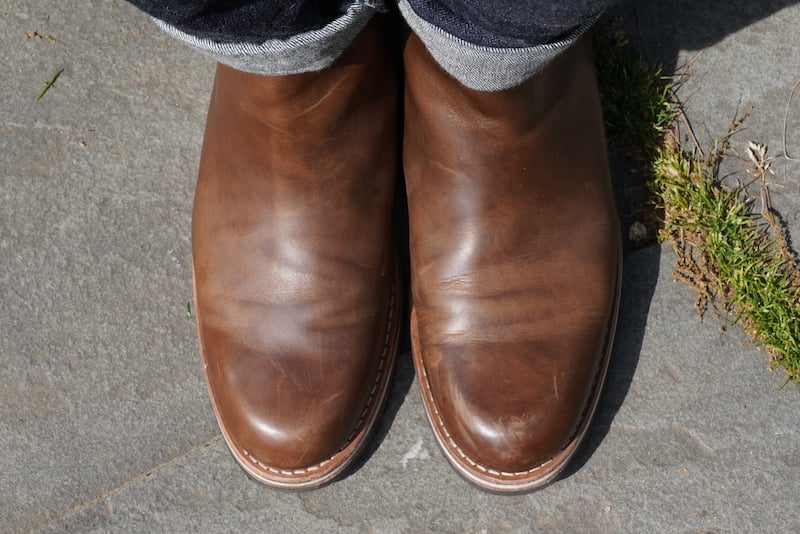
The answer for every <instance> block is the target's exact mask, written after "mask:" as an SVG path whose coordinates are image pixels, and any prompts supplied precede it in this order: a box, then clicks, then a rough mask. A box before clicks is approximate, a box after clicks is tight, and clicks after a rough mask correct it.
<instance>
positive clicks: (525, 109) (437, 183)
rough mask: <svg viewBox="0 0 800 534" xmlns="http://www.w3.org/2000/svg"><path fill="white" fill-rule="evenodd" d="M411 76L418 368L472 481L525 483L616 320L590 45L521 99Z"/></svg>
mask: <svg viewBox="0 0 800 534" xmlns="http://www.w3.org/2000/svg"><path fill="white" fill-rule="evenodd" d="M404 62H405V69H406V93H405V105H406V107H405V137H404V143H405V145H404V169H405V173H406V183H407V189H408V204H409V219H410V240H411V260H412V302H413V307H414V315H415V322H414V324H412V328H413V329H414V331H415V338H416V340H417V344H416V345H417V346H416V347H415V349H416V352H417V354H415V358H416V360H415V362H416V363H417V364H418V372H419V371H421V372H422V373H423V374H424V375H425V379H424V380H423V389H424V390H425V389H426V388H428V389H429V390H430V391H429V392H428V393H429V394H430V397H431V398H432V401H433V402H432V404H433V407H432V409H431V410H430V412H431V413H429V415H430V417H431V418H432V422H433V423H434V426H436V425H437V424H438V425H441V428H440V431H441V433H442V434H443V435H444V436H445V438H444V441H446V442H448V443H450V445H449V447H450V448H451V449H453V451H451V452H452V456H454V457H456V458H460V461H461V462H462V463H463V464H464V465H465V466H466V468H467V469H474V467H470V466H471V465H472V464H478V465H480V466H481V467H482V468H484V469H488V470H492V471H497V472H505V473H517V474H519V473H524V472H526V471H530V470H532V469H535V468H537V467H539V466H541V465H542V464H545V463H547V462H548V461H550V460H552V459H553V458H554V457H555V456H556V455H558V454H559V452H560V451H561V450H562V449H563V448H564V447H565V446H566V445H567V444H568V443H570V441H571V440H573V439H574V438H575V432H576V430H577V428H578V427H579V425H580V423H581V421H582V420H583V418H584V417H585V415H586V414H585V412H586V410H587V404H588V403H589V398H590V395H592V394H593V391H595V390H596V389H597V388H596V387H595V386H596V383H595V382H596V381H597V380H598V374H599V369H600V367H601V360H602V359H603V358H604V356H605V354H606V353H607V350H608V347H606V340H607V338H608V336H607V332H608V329H609V325H610V323H612V320H611V319H612V314H613V311H614V309H615V303H616V298H617V296H616V292H617V290H618V288H617V277H618V269H619V254H620V251H619V242H620V237H619V227H618V222H617V216H616V211H615V208H614V201H613V194H612V190H611V186H610V179H609V175H608V164H607V160H606V157H607V156H606V152H605V150H606V147H605V143H604V133H603V123H602V118H601V114H600V106H599V101H598V98H597V89H596V82H595V78H594V68H593V58H592V54H591V49H590V43H589V42H586V41H584V42H581V43H579V44H578V45H576V46H575V47H573V48H572V49H571V50H569V51H568V52H566V53H565V54H564V55H563V56H561V57H559V58H557V59H556V60H555V61H554V62H553V64H551V65H550V66H549V67H547V69H546V70H545V71H544V72H542V73H540V74H538V75H537V76H535V77H534V78H532V79H531V80H530V81H528V82H526V83H525V84H523V85H522V86H519V87H516V88H514V89H510V90H507V91H501V92H478V91H473V90H470V89H467V88H466V87H464V86H462V85H460V84H459V83H458V82H456V81H455V80H454V79H452V78H451V77H450V76H449V75H447V74H446V73H445V72H444V71H442V69H441V68H439V66H438V65H436V63H435V62H434V61H433V60H432V58H431V57H430V56H429V54H428V53H427V51H426V50H425V49H424V45H423V44H422V43H421V42H420V41H419V39H418V38H416V37H415V36H413V35H412V36H411V37H409V39H408V42H407V44H406V48H405V52H404Z"/></svg>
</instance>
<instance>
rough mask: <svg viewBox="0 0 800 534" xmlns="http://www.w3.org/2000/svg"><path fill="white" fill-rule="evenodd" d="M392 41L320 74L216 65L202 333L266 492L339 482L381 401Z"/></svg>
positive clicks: (197, 227) (216, 399)
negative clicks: (268, 73)
mask: <svg viewBox="0 0 800 534" xmlns="http://www.w3.org/2000/svg"><path fill="white" fill-rule="evenodd" d="M388 40H389V39H388V35H386V34H385V30H383V29H381V28H380V27H379V26H378V23H377V22H373V23H370V25H368V26H367V28H366V29H365V30H364V31H363V32H362V33H361V34H360V35H359V36H358V37H357V38H356V39H355V41H354V42H353V44H352V45H351V46H350V47H349V49H348V50H347V51H346V52H345V53H344V55H343V56H342V57H340V58H339V60H338V61H337V62H336V63H335V64H334V65H333V66H332V67H330V68H328V69H325V70H324V71H321V72H318V73H308V74H300V75H293V76H282V77H266V76H259V75H254V74H248V73H244V72H240V71H237V70H234V69H231V68H229V67H226V66H224V65H219V67H218V68H217V75H216V79H215V81H214V91H213V94H212V97H211V104H210V108H209V112H208V123H207V127H206V135H205V142H204V145H203V154H202V161H201V164H200V176H199V179H198V182H197V192H196V197H195V205H194V216H193V223H192V251H193V264H194V288H195V303H196V312H197V327H198V332H199V337H200V346H201V350H202V354H203V360H204V363H205V370H206V376H207V378H208V385H209V389H210V392H211V401H212V404H213V405H214V410H215V411H216V415H217V419H218V422H219V425H220V427H221V429H222V433H223V435H224V436H225V440H226V441H227V443H228V446H229V447H230V449H231V451H232V452H233V455H234V456H235V458H236V460H237V461H238V462H239V463H240V464H241V466H242V467H243V468H244V469H245V471H246V472H247V473H249V474H250V475H251V476H253V477H254V478H255V479H257V480H259V481H261V482H263V483H265V484H269V485H272V486H278V487H283V488H310V487H315V486H318V485H320V484H323V483H325V482H328V481H330V480H331V479H333V478H334V477H335V476H336V475H337V474H339V473H341V472H342V470H343V469H344V468H345V467H347V465H348V464H350V463H351V462H352V461H353V459H354V458H355V457H356V456H357V454H358V453H359V452H360V451H361V450H362V449H363V448H364V445H365V443H366V438H367V436H368V435H369V434H370V431H371V430H372V429H373V428H374V426H375V423H376V421H377V419H378V414H379V412H380V409H381V406H382V404H383V402H384V400H385V398H386V393H387V391H388V383H389V376H390V374H391V370H392V367H393V364H394V358H395V350H396V347H397V337H398V325H399V322H400V302H401V298H402V295H401V290H400V287H399V278H398V273H397V269H396V264H395V257H394V251H393V244H392V235H391V227H390V221H391V211H392V200H393V191H394V186H395V179H396V173H397V172H396V171H397V162H398V139H397V127H398V124H397V109H398V90H397V83H398V76H397V71H398V69H399V65H398V63H397V62H395V61H392V60H391V59H390V58H391V56H392V54H391V52H390V50H388V49H387V46H386V44H385V42H386V41H388Z"/></svg>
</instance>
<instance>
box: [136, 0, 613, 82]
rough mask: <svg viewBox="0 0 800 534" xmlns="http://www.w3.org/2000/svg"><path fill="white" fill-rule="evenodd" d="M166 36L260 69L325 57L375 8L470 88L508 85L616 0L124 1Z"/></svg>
mask: <svg viewBox="0 0 800 534" xmlns="http://www.w3.org/2000/svg"><path fill="white" fill-rule="evenodd" d="M129 1H130V2H131V3H132V4H134V5H136V6H137V7H139V8H141V9H143V10H144V11H145V12H147V13H148V14H150V15H151V16H152V17H154V18H155V19H156V20H157V21H158V23H159V25H160V26H161V27H162V28H163V29H165V30H166V31H167V32H168V33H170V34H172V35H173V36H175V37H176V38H178V39H180V40H182V41H184V42H186V43H187V44H190V45H192V46H194V47H195V48H197V49H199V50H201V51H203V52H206V53H208V54H210V55H211V56H212V57H214V58H215V59H217V60H218V61H221V62H223V63H226V64H229V65H231V66H233V67H236V68H239V69H242V70H246V71H249V72H256V73H260V74H266V75H285V74H293V73H297V72H307V71H313V70H319V69H321V68H325V67H326V66H328V65H330V64H331V63H332V62H333V60H334V59H335V58H336V57H338V55H339V54H340V53H341V52H342V51H343V50H344V49H345V48H346V46H347V44H348V43H349V42H350V41H351V40H352V39H353V37H355V35H356V34H357V33H358V32H359V31H360V30H361V28H363V27H364V25H365V24H366V23H367V21H368V20H369V18H370V17H371V16H372V15H374V14H375V13H376V12H381V11H382V12H396V11H398V10H399V12H400V14H402V16H403V17H404V18H405V20H406V22H407V23H408V25H409V26H410V28H411V30H412V31H414V32H415V33H416V34H417V35H418V36H419V37H420V39H421V40H422V41H423V43H424V44H425V46H426V47H427V48H428V50H429V51H430V53H431V55H432V56H433V57H434V59H436V61H437V62H439V64H440V65H441V66H442V67H443V68H444V69H445V70H447V71H448V72H449V73H450V74H451V75H453V76H454V77H455V78H457V79H458V80H459V81H461V82H462V83H464V84H465V85H467V86H468V87H471V88H473V89H479V90H500V89H505V88H508V87H512V86H514V85H516V84H519V83H521V82H522V81H524V80H525V79H527V78H529V77H530V76H532V75H534V74H535V73H536V72H538V70H540V69H541V68H542V67H543V66H544V65H545V64H546V63H547V62H548V61H550V60H551V59H552V58H553V57H555V56H556V55H557V54H559V53H560V52H561V51H563V50H564V49H566V48H567V47H568V46H569V45H571V44H572V43H573V42H574V41H575V39H577V38H578V37H579V36H580V34H581V33H583V32H584V31H585V30H586V29H587V28H588V27H589V26H590V25H591V24H592V23H593V22H594V21H595V20H596V19H597V17H598V16H599V15H600V13H602V12H603V10H605V9H606V8H607V7H608V6H610V5H611V4H613V3H614V2H615V1H616V0H516V1H512V0H502V1H501V0H129Z"/></svg>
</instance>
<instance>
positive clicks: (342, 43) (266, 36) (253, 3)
mask: <svg viewBox="0 0 800 534" xmlns="http://www.w3.org/2000/svg"><path fill="white" fill-rule="evenodd" d="M128 1H129V2H130V3H131V4H133V5H135V6H136V7H138V8H140V9H142V10H143V11H145V12H146V13H148V14H149V15H150V16H151V17H153V19H154V20H155V22H156V24H158V26H160V27H161V28H162V29H163V30H164V31H166V32H167V33H168V34H170V35H171V36H172V37H175V38H176V39H178V40H179V41H182V42H183V43H186V44H188V45H190V46H191V47H193V48H195V49H197V50H199V51H201V52H203V53H205V54H207V55H209V56H211V57H212V58H213V59H215V60H216V61H219V62H221V63H224V64H226V65H229V66H231V67H234V68H236V69H239V70H243V71H247V72H253V73H256V74H265V75H270V76H283V75H288V74H297V73H301V72H309V71H318V70H321V69H324V68H325V67H327V66H329V65H330V64H331V63H333V61H334V60H335V59H336V58H337V57H339V55H340V54H341V53H342V52H344V50H345V49H346V48H347V46H348V45H349V44H350V42H351V41H352V40H353V39H354V38H355V37H356V35H358V33H359V32H360V31H361V30H362V29H363V28H364V26H366V24H367V22H368V21H369V19H370V17H372V15H373V14H374V13H376V12H378V11H385V6H384V0H128Z"/></svg>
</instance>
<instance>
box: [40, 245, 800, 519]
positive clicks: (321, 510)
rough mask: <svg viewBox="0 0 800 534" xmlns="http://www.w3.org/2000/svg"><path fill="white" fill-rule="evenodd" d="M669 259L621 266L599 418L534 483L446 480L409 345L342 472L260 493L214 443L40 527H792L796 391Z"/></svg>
mask: <svg viewBox="0 0 800 534" xmlns="http://www.w3.org/2000/svg"><path fill="white" fill-rule="evenodd" d="M673 260H674V256H673V255H672V254H671V252H670V251H669V250H667V249H664V252H663V253H662V251H661V250H660V249H659V248H655V247H653V248H648V249H644V250H642V251H640V252H637V253H635V254H633V255H632V256H630V257H629V258H628V259H627V260H626V264H625V267H626V269H627V272H628V273H629V274H628V275H627V276H626V280H625V290H624V296H623V307H622V317H621V320H622V323H621V324H622V325H623V326H622V327H621V328H620V337H619V339H618V342H617V345H616V348H615V354H614V358H615V359H614V364H613V368H612V376H613V379H612V380H611V381H610V383H609V387H608V388H607V391H606V394H605V397H604V400H603V405H602V408H601V412H600V415H599V417H598V423H597V424H596V425H595V428H594V430H593V434H592V438H591V439H590V443H589V445H588V447H586V448H585V449H584V451H583V452H582V454H581V457H580V458H579V459H578V465H577V466H576V468H574V469H572V470H571V472H570V473H569V474H568V476H567V477H566V478H565V479H563V480H560V481H558V482H556V483H555V484H553V485H552V486H550V487H548V488H547V489H545V490H544V491H539V492H536V493H533V494H529V495H523V496H514V497H508V496H497V495H489V494H486V493H483V492H481V491H479V490H477V489H475V488H473V487H471V486H469V485H468V484H467V483H466V482H464V481H463V480H461V479H460V478H459V477H458V476H457V475H455V474H454V472H453V471H452V470H451V469H450V468H449V467H448V466H447V465H446V462H445V461H444V458H443V457H442V455H441V454H440V453H439V451H438V449H437V448H436V444H435V440H434V438H433V437H432V435H431V432H430V431H429V430H428V428H427V425H426V422H425V419H424V416H423V415H422V407H421V400H420V397H419V392H418V390H417V388H416V385H414V386H413V387H412V388H411V389H410V390H407V388H408V384H409V381H410V379H411V377H412V374H413V371H412V369H411V364H410V361H409V357H408V354H406V355H404V356H403V358H402V363H401V366H400V370H399V371H400V372H399V376H398V381H397V384H396V386H395V388H394V391H393V395H392V399H391V406H390V409H389V413H390V414H391V415H390V418H389V419H390V421H387V422H385V423H384V424H383V425H382V427H381V429H380V431H379V434H380V439H379V445H378V447H377V449H376V450H374V451H373V452H372V453H371V454H370V455H369V457H368V458H367V459H366V460H365V461H364V462H363V464H362V465H361V466H360V467H359V469H357V470H355V471H354V472H353V473H352V474H351V475H350V476H349V477H347V478H346V479H344V480H342V481H339V482H337V483H335V484H333V485H330V486H328V487H326V488H323V489H321V490H317V491H312V492H306V493H299V494H292V493H286V492H278V491H273V490H269V489H265V488H263V487H261V486H260V485H259V484H257V483H255V482H252V481H250V480H248V479H247V478H246V477H245V476H244V475H243V474H242V471H240V470H239V469H238V468H237V467H236V466H235V465H234V464H233V461H232V460H231V457H230V455H229V454H228V452H227V450H226V449H225V445H224V443H223V442H222V441H221V440H220V439H217V440H215V441H214V442H213V443H211V444H210V445H208V446H207V447H202V448H200V449H197V450H195V451H192V452H191V453H189V454H187V455H184V456H182V457H180V458H178V459H176V460H175V461H173V462H171V463H169V464H167V465H165V466H163V467H162V468H161V469H158V470H157V471H155V472H154V473H152V474H151V475H150V476H147V477H140V478H138V479H136V480H134V481H133V482H131V483H129V484H127V485H125V486H124V487H122V488H120V489H119V490H118V491H116V492H114V493H112V494H110V495H108V496H106V497H104V498H102V499H100V500H98V501H97V502H93V503H91V504H90V505H89V506H86V507H84V508H82V509H80V510H77V511H75V512H74V513H72V514H70V515H68V516H66V517H64V518H61V519H59V520H57V521H56V522H54V523H53V524H51V525H49V527H48V528H47V529H45V531H46V532H120V531H136V532H145V531H146V532H150V531H167V532H186V531H205V532H233V531H235V532H256V531H262V530H267V531H280V532H334V531H335V532H528V531H545V532H794V531H797V530H798V529H800V517H797V516H792V515H791V514H788V515H787V514H786V513H785V511H787V510H791V509H792V508H793V507H794V506H795V503H796V494H797V492H798V491H799V490H800V477H799V476H798V472H797V469H798V458H800V456H798V455H800V443H798V439H797V437H798V433H797V428H798V424H800V414H798V411H797V410H796V409H793V407H794V406H795V405H796V403H797V401H798V394H797V390H796V389H795V388H785V389H783V390H779V385H780V377H779V376H778V375H776V374H770V373H767V372H764V360H763V358H759V357H758V354H755V355H754V354H753V350H752V348H751V347H749V346H748V345H746V344H745V343H744V339H743V338H742V337H741V336H737V335H729V334H725V335H721V334H720V332H719V329H718V327H717V325H716V324H715V323H714V321H707V322H704V323H698V322H697V320H696V318H695V316H694V311H693V308H692V304H691V292H690V290H689V289H687V288H685V287H683V286H681V285H678V284H677V283H675V282H673V281H672V280H671V275H670V267H671V262H672V261H673ZM651 295H652V301H651V300H650V296H651ZM645 318H646V320H645ZM665 326H669V327H670V328H673V329H675V335H671V336H664V327H665ZM754 356H755V357H754ZM634 370H635V373H633V371H634ZM631 377H632V380H631ZM406 391H407V393H406ZM623 397H624V402H622V401H623ZM767 415H768V416H767ZM604 434H605V437H604V438H603V435H604Z"/></svg>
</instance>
